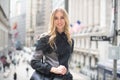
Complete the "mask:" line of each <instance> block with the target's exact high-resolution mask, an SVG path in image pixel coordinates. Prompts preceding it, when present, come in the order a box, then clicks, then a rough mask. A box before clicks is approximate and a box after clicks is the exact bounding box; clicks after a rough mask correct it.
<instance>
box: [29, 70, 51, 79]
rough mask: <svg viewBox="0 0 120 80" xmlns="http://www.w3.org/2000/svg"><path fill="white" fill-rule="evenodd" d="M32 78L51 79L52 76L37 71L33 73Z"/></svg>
mask: <svg viewBox="0 0 120 80" xmlns="http://www.w3.org/2000/svg"><path fill="white" fill-rule="evenodd" d="M30 80H51V79H50V77H47V76H45V75H43V74H40V73H39V72H37V71H35V72H34V73H33V74H32V76H31V78H30Z"/></svg>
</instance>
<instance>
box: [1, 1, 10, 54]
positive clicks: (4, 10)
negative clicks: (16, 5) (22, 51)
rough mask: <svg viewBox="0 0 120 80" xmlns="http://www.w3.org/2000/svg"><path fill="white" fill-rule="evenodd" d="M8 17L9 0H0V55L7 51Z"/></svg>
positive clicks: (8, 39)
mask: <svg viewBox="0 0 120 80" xmlns="http://www.w3.org/2000/svg"><path fill="white" fill-rule="evenodd" d="M9 18H10V1H8V0H4V1H3V0H0V40H1V41H0V56H1V55H3V54H7V53H8V50H9V46H10V44H9V42H11V32H10V25H9Z"/></svg>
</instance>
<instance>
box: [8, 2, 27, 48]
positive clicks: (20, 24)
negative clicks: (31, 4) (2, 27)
mask: <svg viewBox="0 0 120 80" xmlns="http://www.w3.org/2000/svg"><path fill="white" fill-rule="evenodd" d="M10 4H11V8H10V11H11V13H10V26H11V32H12V43H13V45H12V46H13V47H14V48H15V47H16V45H17V43H18V42H20V43H21V44H22V45H21V48H22V47H23V46H24V45H25V37H26V36H25V35H26V28H25V27H26V1H25V0H14V1H13V0H12V1H11V2H10ZM23 5H24V6H23Z"/></svg>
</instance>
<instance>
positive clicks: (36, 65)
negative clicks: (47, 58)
mask: <svg viewBox="0 0 120 80" xmlns="http://www.w3.org/2000/svg"><path fill="white" fill-rule="evenodd" d="M46 48H47V38H46V37H43V38H41V39H40V40H38V44H37V46H36V51H35V53H34V55H33V58H32V59H31V66H32V68H33V69H35V70H37V71H39V72H41V73H44V74H49V73H50V70H51V67H52V66H51V65H49V64H47V63H45V62H44V63H43V62H42V58H43V55H44V52H45V50H46Z"/></svg>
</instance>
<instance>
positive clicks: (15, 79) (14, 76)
mask: <svg viewBox="0 0 120 80" xmlns="http://www.w3.org/2000/svg"><path fill="white" fill-rule="evenodd" d="M13 79H14V80H17V73H16V72H14V74H13Z"/></svg>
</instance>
